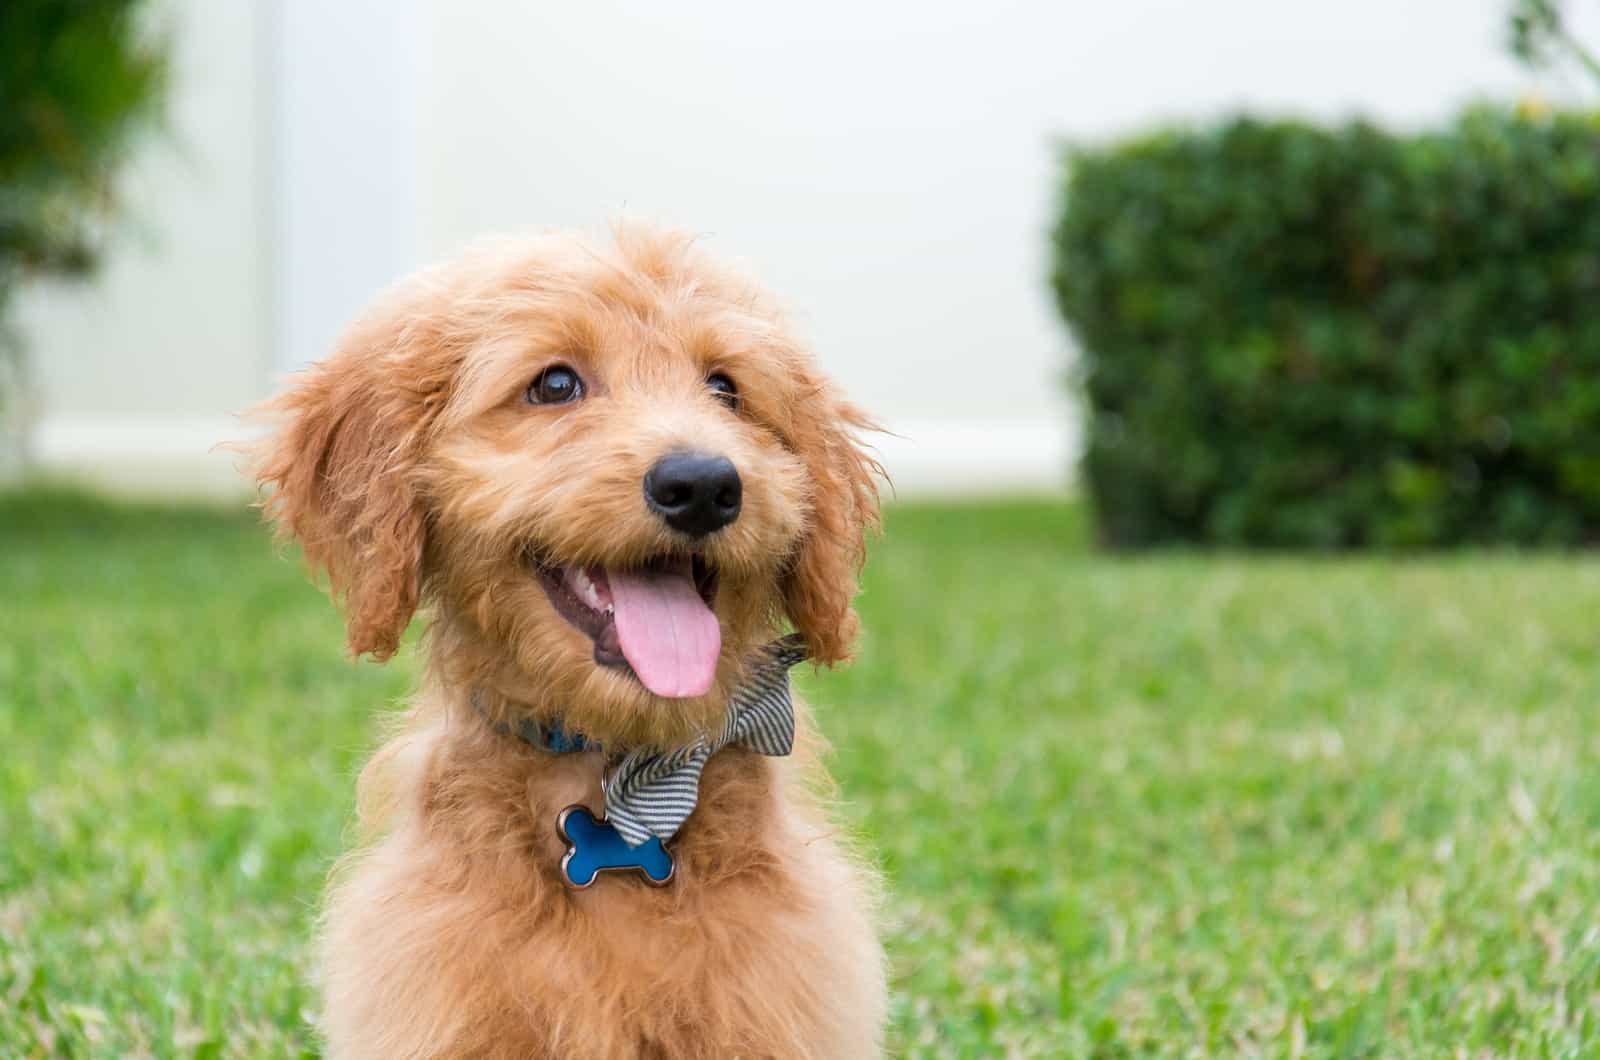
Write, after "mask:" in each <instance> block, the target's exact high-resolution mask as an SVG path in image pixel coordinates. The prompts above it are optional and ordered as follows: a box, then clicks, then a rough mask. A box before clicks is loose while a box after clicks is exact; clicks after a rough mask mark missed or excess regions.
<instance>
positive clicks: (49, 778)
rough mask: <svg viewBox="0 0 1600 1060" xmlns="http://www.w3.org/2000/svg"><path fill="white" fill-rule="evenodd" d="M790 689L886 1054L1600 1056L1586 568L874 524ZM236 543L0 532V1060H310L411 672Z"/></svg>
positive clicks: (1041, 524) (1063, 512)
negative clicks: (854, 918) (339, 900)
mask: <svg viewBox="0 0 1600 1060" xmlns="http://www.w3.org/2000/svg"><path fill="white" fill-rule="evenodd" d="M861 606H862V612H863V617H864V620H865V625H866V629H867V631H868V632H867V635H866V637H865V639H864V641H863V643H862V645H861V651H860V660H859V662H858V663H857V664H856V665H855V666H854V667H853V668H851V669H848V670H844V671H840V672H838V673H834V674H825V675H822V676H820V677H812V676H810V675H809V674H807V675H805V676H803V677H802V678H801V679H800V683H801V685H802V686H803V690H804V692H805V693H806V694H807V696H808V697H809V698H810V699H811V700H812V702H814V703H815V704H816V705H817V710H818V714H819V716H820V718H821V720H822V723H823V725H824V726H825V728H826V731H827V733H828V735H829V736H830V737H831V738H832V740H833V741H834V743H835V745H836V752H835V757H834V763H833V764H834V770H835V773H836V775H837V776H838V778H839V779H840V781H841V783H842V789H843V797H844V800H845V801H844V812H845V813H846V814H847V815H848V817H849V818H850V820H851V821H852V822H853V823H854V824H855V825H857V826H858V827H859V828H860V829H861V830H862V831H864V832H865V833H866V834H867V835H868V836H869V837H870V840H871V842H872V844H873V846H874V847H875V849H876V850H877V851H878V856H879V857H880V859H881V862H882V865H883V868H884V870H885V872H886V874H887V876H888V879H889V881H890V888H891V890H890V902H889V907H888V925H887V932H888V946H889V951H890V953H891V955H892V961H893V968H894V1002H893V1015H894V1026H893V1029H892V1032H891V1053H892V1054H893V1055H905V1056H928V1057H932V1056H969V1057H980V1056H1000V1055H1015V1056H1079V1055H1091V1054H1093V1055H1106V1056H1116V1055H1124V1054H1133V1055H1146V1054H1159V1055H1188V1056H1200V1055H1238V1054H1246V1055H1248V1054H1262V1055H1269V1056H1293V1055H1304V1056H1457V1055H1464V1056H1478V1055H1517V1056H1547V1055H1548V1056H1557V1055H1560V1056H1587V1055H1600V768H1597V767H1600V725H1597V724H1596V708H1597V707H1600V558H1588V557H1583V556H1563V555H1523V556H1518V555H1513V554H1499V553H1487V554H1486V553H1476V554H1467V555H1461V556H1455V557H1447V558H1420V559H1410V560H1398V559H1370V558H1349V559H1304V558H1301V559H1294V558H1279V557H1268V558H1245V557H1238V556H1227V555H1223V556H1218V555H1198V554H1196V555H1188V554H1166V555H1160V556H1151V557H1142V558H1110V557H1107V556H1104V555H1100V554H1096V553H1095V552H1094V551H1092V550H1091V549H1090V548H1089V547H1088V546H1087V544H1086V541H1085V530H1084V526H1083V518H1082V515H1081V513H1080V512H1079V511H1078V510H1077V509H1075V508H1073V507H1070V506H1067V505H1062V504H1046V503H1030V504H1017V505H1013V506H984V507H959V506H958V507H914V506H902V507H898V508H895V509H894V510H892V511H891V513H890V515H889V521H888V532H887V536H886V537H885V539H884V540H883V541H882V542H881V544H880V545H879V546H878V548H877V549H876V551H875V553H874V555H873V559H872V562H871V564H870V566H869V568H868V572H867V577H866V588H865V593H864V595H863V598H862V601H861ZM340 652H341V634H340V628H339V623H338V619H337V617H336V616H335V614H334V612H333V611H332V609H331V608H330V607H329V606H328V604H327V603H326V601H325V600H324V599H323V598H322V597H321V596H320V595H319V594H318V593H317V592H316V591H315V590H313V589H312V588H310V587H309V586H308V585H307V584H306V583H305V581H304V579H303V577H302V575H301V573H300V571H299V570H298V568H297V566H296V565H295V564H294V563H292V562H290V561H288V560H285V559H281V558H277V557H275V556H274V554H273V552H272V549H271V548H270V546H269V545H268V543H267V540H266V537H265V535H264V533H263V532H262V531H261V530H260V529H259V528H258V527H257V526H256V525H254V523H253V521H252V520H251V518H250V517H249V516H247V515H235V514H226V513H221V514H219V513H208V512H205V511H198V510H161V509H154V508H152V509H136V508H112V507H105V506H101V505H97V504H94V503H90V502H86V501H83V500H79V499H74V498H71V497H65V496H50V495H41V494H34V495H23V496H20V497H12V498H10V499H0V1056H7V1057H9V1056H16V1055H21V1056H56V1055H63V1056H76V1055H86V1056H104V1057H123V1056H137V1055H156V1056H170V1055H180V1056H181V1055H198V1056H281V1055H302V1054H312V1053H314V1052H315V1050H316V1039H315V1034H314V1030H313V1026H312V1023H311V1020H312V1019H313V1014H314V1010H315V998H314V997H313V995H312V994H311V993H310V992H309V990H308V989H307V986H306V971H307V969H306V947H305V941H306V937H307V934H308V932H309V928H310V922H311V919H312V917H313V915H314V910H315V905H316V901H317V895H318V891H319V888H320V885H321V882H322V879H323V875H324V873H325V872H326V871H327V869H328V866H329V863H330V861H331V859H332V858H333V857H334V855H335V853H336V852H337V851H338V850H339V849H340V847H341V844H342V843H343V842H344V841H345V840H346V838H347V835H348V818H349V815H350V810H351V798H352V786H353V779H354V773H355V770H356V768H357V766H358V763H359V762H360V761H361V759H362V757H363V755H364V753H365V751H366V750H367V749H368V748H369V746H370V744H371V741H372V738H373V733H374V716H375V715H376V714H378V713H381V712H383V711H386V710H390V709H393V708H394V706H395V704H396V703H397V702H398V701H399V700H400V699H401V698H402V697H403V696H404V695H405V693H406V690H407V688H408V686H409V685H410V683H411V681H412V678H413V675H414V665H413V663H412V661H411V660H410V659H409V658H403V659H401V660H397V662H396V663H395V664H394V665H391V666H389V667H387V668H380V667H377V666H373V665H371V664H363V665H361V666H355V665H352V664H350V663H349V662H347V661H345V660H344V659H343V658H342V656H341V654H340Z"/></svg>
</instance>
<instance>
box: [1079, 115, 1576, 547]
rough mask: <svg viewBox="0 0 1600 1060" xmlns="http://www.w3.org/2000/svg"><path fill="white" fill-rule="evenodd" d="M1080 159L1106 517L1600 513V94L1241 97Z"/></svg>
mask: <svg viewBox="0 0 1600 1060" xmlns="http://www.w3.org/2000/svg"><path fill="white" fill-rule="evenodd" d="M1064 180H1065V183H1064V198H1063V207H1062V212H1061V216H1060V220H1059V224H1058V226H1057V228H1056V230H1055V275H1054V283H1055V290H1056V294H1057V298H1058V302H1059V305H1060V307H1061V312H1062V314H1063V315H1064V316H1065V317H1066V319H1067V321H1068V323H1069V324H1070V325H1071V328H1072V330H1073V331H1074V333H1075V334H1076V337H1077V339H1078V341H1079V345H1080V347H1081V352H1082V362H1081V368H1082V379H1081V382H1082V386H1083V389H1084V391H1085V393H1086V396H1087V399H1088V405H1089V410H1090V416H1089V424H1088V430H1087V437H1086V447H1085V457H1084V479H1085V481H1086V484H1087V486H1088V489H1089V491H1090V492H1091V494H1092V495H1093V498H1094V501H1095V504H1096V508H1097V511H1098V516H1099V521H1100V526H1101V530H1102V533H1103V535H1104V537H1105V538H1106V540H1108V541H1109V542H1111V543H1113V544H1117V545H1148V544H1157V543H1162V542H1174V541H1195V542H1206V543H1220V544H1251V545H1267V546H1315V547H1349V546H1414V545H1444V544H1455V543H1463V542H1513V543H1531V542H1556V543H1569V544H1570V543H1589V542H1593V541H1596V540H1600V119H1597V118H1596V117H1593V116H1587V115H1573V114H1557V115H1546V116H1531V117H1530V116H1520V115H1517V114H1513V113H1507V112H1503V111H1474V112H1471V113H1469V114H1467V115H1466V116H1465V117H1463V118H1462V119H1461V120H1460V121H1459V122H1457V123H1456V124H1455V125H1454V126H1452V127H1451V128H1449V129H1447V130H1445V131H1443V132H1437V133H1430V134H1426V135H1419V136H1397V135H1393V134H1391V133H1387V132H1384V131H1381V130H1379V129H1376V128H1373V127H1371V126H1368V125H1364V124H1353V125H1349V126H1345V127H1342V128H1336V129H1325V128H1318V127H1315V126H1310V125H1305V124H1299V123H1294V122H1262V121H1256V120H1249V119H1241V120H1235V121H1231V122H1229V123H1227V124H1224V125H1222V126H1220V127H1217V128H1212V129H1203V130H1193V131H1191V130H1183V131H1170V132H1163V133H1161V134H1158V135H1154V136H1150V137H1146V138H1141V139H1138V140H1135V141H1131V142H1128V143H1124V144H1120V145H1117V146H1114V147H1111V148H1109V149H1105V150H1081V151H1075V152H1073V153H1072V154H1071V155H1070V157H1069V159H1068V164H1067V168H1066V176H1065V178H1064Z"/></svg>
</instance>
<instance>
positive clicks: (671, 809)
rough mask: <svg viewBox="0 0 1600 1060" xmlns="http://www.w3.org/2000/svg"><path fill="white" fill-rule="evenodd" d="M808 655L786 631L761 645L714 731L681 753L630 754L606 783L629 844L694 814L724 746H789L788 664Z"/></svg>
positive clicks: (670, 832) (767, 751)
mask: <svg viewBox="0 0 1600 1060" xmlns="http://www.w3.org/2000/svg"><path fill="white" fill-rule="evenodd" d="M805 657H806V647H805V639H804V638H802V637H800V636H799V635H798V634H791V635H789V636H787V637H784V638H782V639H780V640H775V641H773V642H772V643H771V644H768V645H767V646H766V647H764V648H763V649H762V658H760V659H759V660H758V661H757V662H756V663H755V665H754V666H752V667H751V669H750V673H749V675H748V676H747V677H746V679H745V681H744V683H743V684H741V685H740V686H739V687H738V688H737V689H735V690H734V693H733V698H732V699H731V700H730V701H729V703H728V720H727V723H726V724H725V725H724V726H723V727H722V732H721V733H720V734H718V735H717V736H715V737H704V738H702V739H701V740H700V742H699V743H696V744H694V745H693V746H692V747H686V748H683V749H682V750H678V751H656V750H651V749H649V748H642V749H638V750H635V751H632V752H630V753H629V754H628V755H627V756H626V757H625V758H623V760H622V762H621V763H620V764H619V765H618V766H617V768H616V770H615V771H614V772H613V773H612V774H611V776H610V778H609V780H608V781H607V782H606V785H605V789H606V820H607V821H608V822H609V823H610V824H611V825H612V826H613V827H615V828H616V830H617V833H618V834H619V835H621V836H622V838H623V839H624V840H625V841H626V842H627V843H628V845H629V846H639V845H640V844H642V843H647V842H649V841H650V837H651V836H657V837H659V838H660V839H661V841H662V842H666V841H667V840H669V839H671V838H672V837H673V836H674V835H676V834H677V832H678V829H679V828H680V827H682V825H683V822H684V821H685V820H687V819H688V817H689V815H690V814H691V813H693V812H694V807H695V803H696V802H697V801H699V798H700V774H701V772H702V771H703V770H704V769H705V767H706V762H707V761H708V760H709V759H710V758H711V756H712V755H714V754H716V753H717V752H718V751H720V750H722V749H723V748H724V747H728V746H739V747H747V748H749V749H750V750H752V751H755V752H756V753H757V754H763V755H772V756H774V757H781V756H783V755H786V754H788V753H789V752H790V751H791V750H792V749H793V748H794V700H793V699H792V698H791V696H790V694H789V670H790V668H791V667H793V666H794V665H795V664H796V663H798V662H800V661H801V660H803V659H804V658H805Z"/></svg>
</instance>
